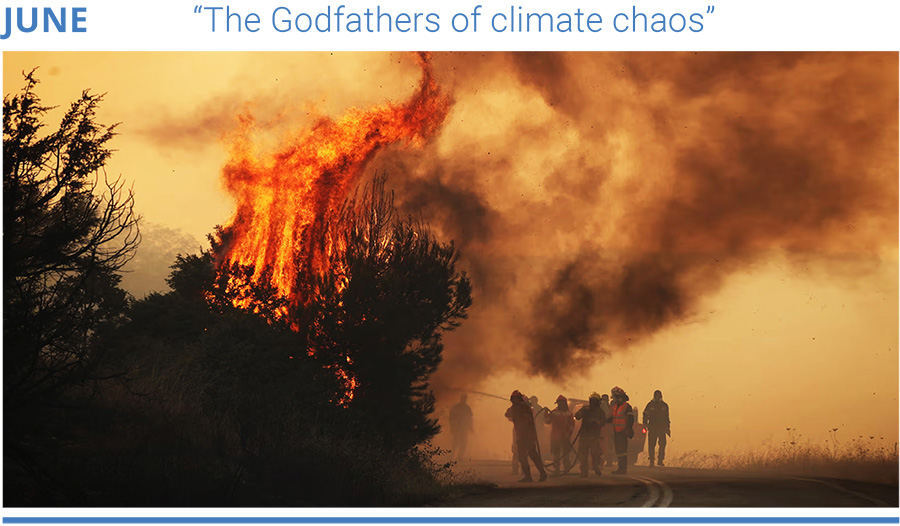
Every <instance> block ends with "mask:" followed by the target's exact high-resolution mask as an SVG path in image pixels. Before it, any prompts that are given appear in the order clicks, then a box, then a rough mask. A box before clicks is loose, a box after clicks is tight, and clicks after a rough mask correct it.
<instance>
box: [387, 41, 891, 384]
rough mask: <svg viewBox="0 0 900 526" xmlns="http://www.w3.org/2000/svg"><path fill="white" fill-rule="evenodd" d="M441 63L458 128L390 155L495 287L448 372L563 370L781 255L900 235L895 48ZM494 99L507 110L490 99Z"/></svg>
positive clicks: (480, 289) (480, 374)
mask: <svg viewBox="0 0 900 526" xmlns="http://www.w3.org/2000/svg"><path fill="white" fill-rule="evenodd" d="M435 66H436V69H437V71H439V72H441V71H443V73H444V77H443V82H445V83H446V84H447V85H449V86H452V90H453V91H452V93H453V96H454V98H455V101H456V103H455V109H454V110H452V111H451V114H450V116H449V117H448V121H449V122H451V123H453V122H454V120H455V124H450V125H447V126H445V129H444V130H443V132H442V134H443V135H442V136H441V137H440V140H439V141H438V144H433V145H431V146H429V147H427V148H426V149H425V151H423V152H419V153H409V152H405V151H396V152H394V151H392V152H388V153H387V154H386V155H384V156H383V158H382V160H381V161H380V163H379V166H380V168H382V169H384V170H386V171H387V172H388V176H389V184H392V185H393V186H394V188H395V191H396V194H397V200H398V202H399V203H400V204H401V206H402V208H403V209H404V210H405V211H407V212H409V213H412V214H417V215H422V216H424V217H425V218H426V219H427V220H428V221H429V223H431V224H432V226H433V227H434V228H435V229H437V230H438V231H439V232H440V233H441V234H443V235H444V236H446V237H447V238H449V239H453V240H454V241H455V243H456V244H457V246H458V247H459V248H460V250H461V252H462V258H461V266H462V267H463V268H465V269H466V270H468V271H469V272H470V274H471V275H472V278H473V283H474V285H475V287H476V297H475V301H476V303H475V306H473V308H472V311H471V313H470V314H471V315H470V319H469V320H468V321H467V322H466V323H465V324H464V325H463V327H461V328H460V329H458V331H457V333H456V334H451V335H449V336H448V346H447V351H446V353H445V364H444V365H443V366H442V370H441V371H440V372H439V373H438V383H439V384H441V383H443V384H444V385H446V386H455V387H463V388H465V387H468V386H471V385H474V384H477V382H478V381H479V380H481V379H483V378H485V377H487V376H488V375H490V374H491V373H493V372H499V371H501V370H508V369H510V368H512V369H517V370H521V371H524V372H526V373H528V374H533V375H541V376H544V377H546V378H548V379H560V378H561V377H562V376H563V375H564V374H569V373H568V371H571V370H573V367H574V368H575V370H583V371H586V370H587V369H588V368H589V367H590V366H591V365H592V364H594V363H596V362H597V361H599V360H602V359H603V358H604V357H606V356H608V355H609V354H610V353H613V352H625V351H627V350H628V349H629V347H630V346H631V345H633V344H634V343H637V342H639V341H641V340H643V339H645V338H647V337H648V336H651V335H653V334H655V333H656V332H658V331H660V330H662V329H664V328H666V327H668V326H670V325H672V324H675V323H683V322H688V321H690V319H691V318H692V316H693V315H695V314H696V310H697V307H698V305H699V302H700V300H702V299H703V298H705V297H707V296H709V295H711V294H712V293H714V292H716V291H717V290H719V289H720V287H721V286H722V284H723V282H724V281H725V280H726V279H727V278H728V276H729V275H730V274H732V273H734V272H736V271H739V270H743V269H747V268H750V267H752V266H753V265H754V264H756V263H759V262H761V261H763V260H764V259H765V258H767V257H772V256H775V255H779V256H783V257H784V256H786V257H787V258H788V259H789V260H796V261H803V262H804V264H809V262H810V261H813V262H817V263H821V265H823V266H824V267H826V268H827V266H828V262H829V261H830V260H834V259H840V260H842V261H846V260H847V259H851V260H852V259H859V260H860V261H865V260H871V259H872V258H878V257H879V254H881V253H882V252H881V251H883V250H884V249H885V248H890V247H895V246H896V239H897V192H898V188H897V181H898V177H897V119H898V107H897V93H898V90H897V55H896V54H895V53H811V54H798V53H758V54H757V53H699V54H697V53H649V54H648V53H623V54H592V53H571V54H557V53H519V54H506V55H501V54H443V55H442V54H438V55H436V56H435ZM439 80H440V79H439ZM489 98H493V99H492V100H498V101H501V102H497V103H496V104H494V105H493V106H490V108H491V109H492V110H494V113H492V112H491V111H481V112H479V111H475V110H472V109H471V108H472V107H474V108H479V107H481V106H480V103H479V99H481V100H486V99H489ZM504 100H506V101H507V102H503V101H504ZM522 104H527V105H528V106H529V108H534V109H535V111H528V110H521V109H517V106H521V105H522ZM533 115H536V116H534V117H533ZM460 121H465V122H460ZM494 128H496V133H494V132H493V131H492V129H494ZM522 159H533V161H528V162H524V161H522ZM518 188H521V189H522V191H521V192H517V189H518ZM864 267H865V265H864V264H861V265H860V269H864ZM843 268H844V270H846V267H843ZM860 272H864V270H860Z"/></svg>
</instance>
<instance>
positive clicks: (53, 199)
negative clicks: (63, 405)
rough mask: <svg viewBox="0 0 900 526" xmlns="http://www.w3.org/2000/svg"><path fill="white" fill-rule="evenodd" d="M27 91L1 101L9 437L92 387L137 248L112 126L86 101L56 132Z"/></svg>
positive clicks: (28, 82) (94, 99) (29, 84)
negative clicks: (124, 272) (110, 167)
mask: <svg viewBox="0 0 900 526" xmlns="http://www.w3.org/2000/svg"><path fill="white" fill-rule="evenodd" d="M37 83H38V81H37V79H36V78H35V77H34V72H33V71H32V72H31V73H28V74H27V75H25V87H24V89H23V90H22V91H21V92H20V93H18V94H17V95H13V96H10V95H7V96H5V97H4V99H3V220H4V222H3V229H4V230H3V252H4V262H3V263H4V264H3V293H4V309H3V340H4V341H3V343H4V345H3V365H4V382H3V388H4V393H3V394H4V399H3V403H4V417H5V422H6V428H5V429H6V430H7V431H6V434H7V437H9V435H10V431H13V430H15V432H23V430H22V427H24V426H25V425H26V424H28V423H29V421H30V419H28V418H25V419H22V418H21V417H22V416H23V415H25V416H28V415H29V412H30V411H32V410H33V408H34V407H35V406H38V405H43V404H51V403H57V402H58V396H59V395H60V394H61V393H63V392H64V391H66V390H68V389H70V388H72V387H73V386H77V385H81V384H83V383H84V382H85V381H87V380H89V379H90V378H91V372H92V368H93V366H94V365H95V364H96V362H97V357H98V351H97V349H96V348H95V346H94V345H93V344H94V342H95V340H96V338H97V337H98V335H99V333H100V332H102V331H103V330H107V329H109V328H110V327H111V326H116V325H118V324H121V323H122V322H123V321H124V318H123V312H124V311H125V305H126V294H125V292H124V291H123V290H121V289H120V288H119V287H118V285H119V280H120V277H119V275H118V274H117V271H118V270H119V269H121V267H122V266H123V265H124V264H125V263H126V262H127V261H128V259H129V258H130V257H131V256H132V254H133V251H134V249H135V247H136V246H137V244H138V242H139V238H140V236H139V232H138V229H137V217H136V216H135V214H134V211H133V204H134V201H133V196H132V194H131V192H130V191H129V190H126V189H125V188H124V186H123V182H122V180H121V179H119V178H117V179H113V180H110V179H109V178H107V177H106V174H105V171H104V166H105V165H106V162H107V161H108V160H109V157H110V155H111V154H112V150H110V149H109V148H108V147H107V143H108V142H109V140H110V139H112V138H113V136H114V135H115V128H116V126H115V125H113V126H104V125H102V124H99V123H98V122H97V121H96V115H95V112H96V109H97V106H98V104H99V103H100V102H101V100H102V96H99V95H92V94H90V93H89V92H87V91H85V92H83V93H82V95H81V97H80V98H79V99H78V100H76V101H75V102H73V103H72V105H71V106H70V107H69V109H68V110H67V111H66V112H65V113H64V115H63V117H62V120H61V122H60V124H59V127H58V128H57V129H55V130H52V131H46V130H44V123H43V122H42V120H43V118H44V117H45V114H46V113H47V112H48V111H49V110H51V109H52V108H49V107H46V106H42V105H41V101H40V98H39V97H38V96H37V94H36V93H35V86H36V85H37Z"/></svg>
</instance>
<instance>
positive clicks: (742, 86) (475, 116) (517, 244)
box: [3, 53, 898, 456]
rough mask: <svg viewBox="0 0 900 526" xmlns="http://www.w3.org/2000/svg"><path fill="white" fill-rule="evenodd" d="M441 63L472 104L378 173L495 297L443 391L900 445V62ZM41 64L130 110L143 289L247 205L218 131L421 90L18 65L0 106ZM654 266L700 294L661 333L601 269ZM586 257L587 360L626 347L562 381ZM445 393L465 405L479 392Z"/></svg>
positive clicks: (268, 71)
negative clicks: (606, 405) (245, 116)
mask: <svg viewBox="0 0 900 526" xmlns="http://www.w3.org/2000/svg"><path fill="white" fill-rule="evenodd" d="M434 65H435V70H436V75H437V78H438V82H439V83H442V86H443V87H444V89H445V90H447V92H448V93H449V94H450V95H451V97H452V98H453V100H454V105H453V107H452V108H451V110H450V114H449V115H448V118H447V120H446V122H445V125H444V128H443V130H442V131H440V132H439V134H438V136H437V137H435V139H434V140H433V141H432V142H431V143H430V144H429V145H427V146H426V147H425V148H424V149H419V150H415V149H413V150H400V149H389V150H388V151H386V152H384V154H382V155H381V156H379V157H376V159H375V160H374V161H373V162H372V164H371V165H370V166H369V168H368V171H372V170H374V169H387V170H388V172H389V176H390V175H391V173H394V174H395V175H394V184H395V186H396V188H397V192H398V201H400V202H401V204H403V206H405V207H407V209H409V210H416V211H419V212H422V211H424V213H425V214H426V215H428V214H430V215H428V217H429V219H430V220H431V222H432V224H434V225H436V228H437V229H438V230H441V231H442V232H443V233H444V234H447V235H449V236H451V237H454V238H456V239H457V240H458V242H459V243H458V244H459V246H461V248H462V250H463V265H464V266H465V265H469V270H470V273H472V275H473V281H474V282H475V285H476V306H475V307H473V310H472V312H471V316H470V320H469V321H468V322H466V325H464V326H463V327H462V328H461V329H460V330H459V331H458V333H456V334H453V335H451V337H450V338H448V345H447V349H446V351H445V358H446V361H445V365H444V366H443V369H442V370H441V371H440V372H439V373H438V381H439V384H440V385H441V386H443V387H445V388H453V387H461V388H469V389H477V390H482V391H486V392H490V393H494V394H498V395H500V396H504V397H505V396H507V395H508V394H509V392H510V391H512V390H513V389H520V390H522V391H524V392H527V393H529V394H531V393H534V394H537V395H538V396H539V397H540V398H541V401H542V402H543V403H545V404H546V403H548V402H550V401H551V400H552V399H555V398H556V395H557V394H559V393H560V392H562V393H565V394H567V395H569V396H574V397H581V398H585V397H586V396H587V394H588V393H590V392H591V391H594V390H597V391H601V392H608V391H609V389H610V388H611V387H612V386H613V385H621V386H622V387H624V388H625V389H626V390H627V391H628V392H629V394H630V395H631V399H632V402H633V403H634V404H635V405H637V406H638V407H640V408H643V406H644V405H645V404H646V402H647V401H648V400H649V399H650V397H651V394H652V392H653V390H654V389H657V388H659V389H662V390H663V392H664V393H665V399H666V400H667V401H668V402H669V403H670V405H671V408H672V420H673V440H672V443H671V449H672V453H673V454H676V453H678V452H679V451H680V452H685V451H689V450H692V449H702V450H710V451H711V450H723V449H729V448H731V447H732V446H735V447H745V446H750V447H756V446H759V445H761V444H763V443H765V442H766V441H767V440H768V441H770V442H772V443H780V442H781V441H782V440H783V439H784V438H785V437H786V432H785V428H787V427H793V428H797V429H798V430H799V432H800V433H802V434H804V435H805V436H810V437H813V438H814V439H816V440H818V439H821V438H823V437H824V436H825V434H826V431H827V430H828V429H831V428H835V427H837V428H839V429H841V431H839V437H843V438H845V439H847V440H849V439H851V438H855V437H856V436H858V435H863V436H866V437H868V436H875V437H876V440H881V437H884V442H885V443H892V442H895V441H896V440H897V436H898V431H897V429H898V402H897V394H898V358H897V342H898V323H897V320H898V257H897V199H896V196H897V179H898V173H897V155H898V152H897V56H896V54H883V55H847V54H821V55H813V56H794V55H788V54H773V55H751V54H737V55H723V54H705V55H702V56H700V57H694V56H692V55H690V54H677V55H676V54H649V55H643V54H634V53H632V54H618V55H606V54H587V53H580V54H573V55H564V56H559V55H544V54H542V55H517V56H506V55H499V54H487V55H486V56H483V55H481V54H471V55H452V54H451V55H448V54H439V55H437V56H435V59H434ZM34 66H40V70H39V72H38V77H39V78H40V80H41V84H40V85H39V94H40V95H41V97H42V98H43V101H44V103H45V104H51V105H65V104H67V103H68V102H69V101H71V100H73V99H74V98H76V97H77V95H78V94H79V93H80V91H81V90H82V89H85V88H90V89H92V90H94V91H96V92H105V93H106V96H105V102H104V103H103V105H102V107H101V109H100V112H99V117H100V119H101V120H103V121H105V122H122V125H121V127H120V128H119V132H120V135H119V136H118V137H117V138H116V139H115V140H114V142H113V147H114V148H116V149H117V150H118V151H117V153H116V154H115V155H114V156H113V158H112V160H111V162H110V165H109V171H110V172H111V173H114V174H119V173H121V174H123V176H124V177H125V178H126V179H127V180H128V181H130V182H132V183H133V185H134V192H135V196H136V201H137V207H138V211H139V212H140V213H141V214H142V215H143V217H144V220H145V224H146V227H145V228H144V232H145V245H144V248H143V253H142V254H141V253H139V257H138V258H137V259H136V264H143V265H144V269H143V270H142V272H140V273H139V272H135V273H134V274H133V275H132V276H130V277H129V278H126V284H127V285H128V286H129V287H130V288H131V289H132V290H133V291H135V292H136V293H138V294H140V293H144V292H146V291H147V290H150V289H154V288H155V289H161V288H162V287H164V284H163V282H162V278H163V277H164V276H165V274H166V270H165V267H166V266H167V265H168V264H169V263H166V259H165V258H155V259H154V258H153V257H152V256H153V252H154V251H159V252H160V253H162V252H165V251H166V250H170V251H171V250H182V251H184V250H192V249H193V248H194V247H199V245H200V243H201V241H202V240H203V238H204V236H205V235H206V233H208V232H210V231H211V229H212V227H213V226H214V225H216V224H224V223H226V222H227V221H228V220H229V218H230V216H231V214H232V213H233V206H234V205H233V201H232V200H231V198H230V197H229V196H228V195H227V194H226V193H225V192H224V190H223V189H222V185H221V182H220V170H221V167H222V165H223V164H224V163H225V160H226V148H225V147H224V146H223V144H222V143H221V138H222V137H223V136H224V135H225V134H227V133H228V132H229V131H231V130H232V129H233V126H234V120H233V116H234V115H235V114H236V113H237V112H238V111H241V110H249V111H251V112H253V113H254V114H255V115H256V117H257V119H258V121H259V122H260V123H261V124H262V125H263V126H264V127H266V128H267V129H270V130H272V133H271V135H270V137H268V138H269V139H270V140H271V141H272V142H273V144H274V143H277V142H278V141H280V140H281V139H282V138H283V136H284V133H286V132H289V131H291V130H302V129H303V128H304V126H308V125H309V124H310V123H312V122H314V121H315V119H316V118H317V117H318V116H321V115H329V116H339V115H340V114H341V113H342V112H343V111H344V110H345V109H346V108H349V107H351V106H359V107H364V106H368V105H372V104H377V103H383V102H385V101H387V100H391V101H395V102H400V101H402V100H404V99H405V98H407V97H408V96H409V95H410V94H411V93H412V92H413V90H414V89H415V86H416V83H417V81H418V76H419V70H418V67H417V66H416V64H415V61H414V60H413V59H412V57H410V56H408V55H406V54H364V53H360V54H335V55H332V54H329V53H320V54H305V53H299V54H298V53H269V54H250V53H205V54H194V53H5V54H4V56H3V70H4V71H3V73H4V79H3V80H4V93H10V92H11V91H15V90H17V89H18V88H19V87H20V86H21V81H20V79H21V76H20V74H19V72H20V71H22V70H23V69H25V70H29V69H31V68H33V67H34ZM748 85H749V86H748ZM876 117H877V118H876ZM771 136H775V137H777V140H770V139H771ZM264 139H265V137H264ZM773 145H774V146H773ZM794 151H796V152H799V153H798V154H797V156H796V157H794V156H793V155H792V153H791V152H794ZM760 157H765V158H766V160H767V161H766V162H763V161H760V160H759V158H760ZM796 159H800V160H799V161H796ZM769 161H771V162H769ZM819 161H821V163H819ZM767 163H768V164H767ZM781 169H784V170H786V171H790V172H791V173H792V174H794V173H807V172H808V174H809V175H808V178H805V179H796V180H795V179H790V178H789V177H788V176H787V175H783V174H781V172H779V170H781ZM723 170H726V171H727V173H726V174H725V179H719V177H720V175H721V173H722V171H723ZM398 173H399V174H400V175H399V176H398V175H397V174H398ZM785 173H787V172H785ZM771 177H783V178H784V180H785V181H787V182H785V183H784V184H783V185H781V186H776V187H775V189H776V190H779V193H778V195H774V194H772V195H770V194H766V193H759V194H756V193H755V190H756V189H757V188H759V187H764V185H763V183H764V182H765V181H770V180H771V179H766V178H771ZM754 178H758V179H754ZM723 180H724V181H739V180H747V181H749V184H746V185H738V186H736V188H737V189H736V190H735V193H734V195H733V196H730V195H727V192H726V191H725V190H723V191H722V194H726V195H725V197H727V198H725V197H723V198H722V199H719V197H720V196H718V195H717V193H718V192H717V191H715V190H716V189H715V188H713V190H714V191H712V192H710V191H708V190H707V189H706V188H705V186H704V185H708V184H712V183H711V182H710V181H712V182H713V183H715V184H721V182H722V181H723ZM427 181H432V182H434V184H433V185H432V186H429V185H428V184H426V182H427ZM438 183H439V184H438ZM779 184H781V183H779ZM404 189H406V190H407V193H405V194H404V193H403V191H404ZM413 191H415V193H413ZM826 191H827V192H826ZM704 192H706V193H704ZM832 194H836V195H838V197H835V196H834V195H832ZM697 195H702V196H705V197H704V201H703V203H700V204H697V203H693V202H692V201H691V199H692V198H693V197H695V196H697ZM785 195H787V196H788V197H789V200H787V201H784V202H782V201H781V200H780V199H781V198H782V197H783V196H785ZM429 196H437V197H435V199H436V200H435V201H433V202H432V201H429V199H428V198H429ZM885 196H886V197H885ZM451 197H454V198H456V197H459V202H456V201H452V202H451ZM417 200H420V201H421V202H418V201H417ZM810 201H811V202H810ZM848 202H850V204H847V203H848ZM459 203H462V204H459ZM747 203H749V204H747ZM745 204H747V206H745ZM736 208H737V209H739V210H740V211H741V213H738V214H735V213H732V212H731V211H732V210H734V209H736ZM461 210H462V212H460V211H461ZM697 210H700V211H702V212H704V214H700V213H698V212H697ZM706 212H709V214H711V215H709V216H707V215H705V213H706ZM819 212H821V214H822V215H821V216H820V215H819ZM828 214H830V215H828ZM476 219H477V220H476ZM673 223H679V225H680V229H668V230H667V228H668V227H671V225H672V224H673ZM738 223H740V224H739V225H738ZM780 225H784V227H783V228H782V227H781V226H780ZM167 229H168V230H167ZM672 232H675V233H676V234H675V236H676V239H675V240H674V241H673V239H672V238H671V236H672V235H673V234H672ZM191 238H193V240H192V239H191ZM673 247H674V248H673ZM660 251H662V252H660ZM657 253H663V254H667V256H666V258H665V259H666V261H670V262H672V268H670V269H668V270H671V271H672V272H676V271H677V276H678V279H677V283H678V284H679V285H680V286H683V288H684V290H683V292H685V293H687V292H690V294H687V295H686V296H685V299H684V301H683V302H679V303H678V304H677V306H678V307H679V309H680V310H678V311H677V312H675V313H674V314H671V315H669V314H666V316H668V317H665V316H664V319H663V320H662V321H659V322H658V323H657V322H656V321H654V320H650V321H647V320H644V319H638V318H634V317H630V318H629V317H626V316H625V315H624V314H620V310H619V307H621V306H622V305H624V304H622V303H621V302H620V303H612V304H611V305H607V304H606V303H603V302H606V301H612V300H607V298H608V297H609V296H610V293H611V291H613V290H614V289H610V288H609V287H610V285H609V283H607V282H605V281H601V280H599V278H593V277H590V275H593V274H596V275H600V274H603V272H605V271H607V270H609V269H613V270H615V269H619V268H621V266H622V265H627V264H628V263H629V262H634V261H638V262H642V261H644V260H645V259H647V257H649V256H648V255H650V256H652V255H653V254H657ZM597 254H601V255H602V257H599V256H597ZM651 259H652V258H651ZM713 260H715V261H716V263H715V264H714V263H712V261H713ZM567 264H570V265H571V267H570V268H573V269H575V271H576V273H577V274H587V275H589V277H588V278H584V279H585V280H586V281H585V283H583V284H579V286H580V285H584V286H585V287H588V288H590V289H591V290H596V291H599V292H600V293H601V294H600V296H599V297H600V298H601V299H600V300H599V301H601V303H602V305H601V307H602V309H600V310H599V311H598V312H597V313H595V314H596V316H594V317H593V318H589V319H588V320H587V322H586V323H587V326H588V327H589V328H591V329H592V330H593V331H594V332H593V333H592V334H594V335H595V336H596V334H601V335H602V338H599V337H597V338H596V340H597V341H599V342H600V343H597V341H591V342H590V343H589V344H587V347H590V346H591V345H600V346H602V350H603V351H604V352H606V353H608V354H602V353H601V352H600V351H598V350H595V351H591V352H587V351H585V354H584V356H585V357H586V358H585V359H584V360H582V361H579V360H578V359H576V358H577V357H578V356H581V355H580V354H578V352H575V354H568V355H566V354H564V353H565V352H569V353H571V352H573V351H572V350H571V349H562V350H560V352H561V353H563V354H559V356H564V355H565V356H569V357H570V358H572V363H571V364H568V365H565V366H563V367H562V370H563V373H562V374H559V375H557V378H555V379H552V380H548V379H545V378H541V377H534V376H529V374H528V373H529V372H531V371H535V370H540V367H543V366H545V365H546V362H545V361H542V360H545V359H546V360H550V359H551V358H552V359H555V358H553V357H556V356H557V354H549V355H547V356H544V354H542V353H544V351H545V349H544V347H542V346H545V345H547V344H548V342H549V343H550V344H556V343H558V342H557V340H558V335H557V334H555V333H554V332H553V330H554V329H555V327H556V325H553V326H547V327H544V326H540V320H541V319H545V320H546V319H555V318H553V316H561V317H563V318H564V317H565V316H566V315H567V312H566V311H559V310H552V309H555V308H556V302H558V301H562V300H561V299H560V297H559V296H552V295H551V297H550V298H551V300H548V301H549V303H550V304H551V305H550V306H549V307H548V308H550V309H551V310H550V311H549V312H547V313H546V317H544V318H541V316H543V314H541V313H540V307H541V305H540V302H536V301H535V299H536V298H539V297H541V294H542V293H543V294H547V292H546V291H548V290H554V291H555V290H556V289H554V286H555V285H553V283H554V281H553V279H552V277H553V276H557V278H559V277H560V276H562V274H561V273H560V272H561V269H563V268H565V266H566V265H567ZM606 265H610V267H607V266H606ZM482 267H483V268H482ZM557 283H561V282H560V281H557ZM579 290H580V289H579ZM694 293H695V294H694ZM564 299H565V298H563V300H564ZM628 299H629V298H624V299H623V301H625V300H628ZM682 307H683V308H682ZM598 308H599V307H598ZM623 308H624V307H623ZM604 309H606V310H604ZM610 309H612V310H610ZM638 312H639V313H642V312H643V311H641V310H640V309H639V310H638ZM667 312H668V311H667ZM673 312H674V311H673ZM610 319H611V320H613V322H611V325H603V324H601V325H598V323H599V322H598V320H601V321H602V320H610ZM562 321H565V320H562V319H560V320H558V322H562ZM558 322H554V323H558ZM551 325H552V324H551ZM635 327H637V328H635ZM535 342H538V343H535ZM551 346H552V345H551ZM597 349H599V347H597ZM542 364H543V365H542ZM442 393H445V394H444V399H443V400H442V408H441V410H444V406H446V404H447V403H452V402H454V401H455V399H456V397H457V394H456V393H455V392H453V391H452V390H444V391H442ZM470 400H471V401H472V402H473V405H474V408H475V411H476V424H477V425H478V427H479V430H480V431H481V436H482V440H480V441H479V442H478V443H477V444H476V452H478V453H481V454H484V455H490V456H497V455H505V454H506V447H507V446H508V444H507V443H506V442H507V441H508V438H509V430H508V424H507V423H506V422H505V421H504V420H503V419H502V412H503V410H504V409H505V404H504V402H503V401H501V400H493V399H478V398H477V397H475V396H473V397H470ZM489 430H490V433H489V432H488V431H489ZM488 437H490V438H489V439H488Z"/></svg>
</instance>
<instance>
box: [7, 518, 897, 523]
mask: <svg viewBox="0 0 900 526" xmlns="http://www.w3.org/2000/svg"><path fill="white" fill-rule="evenodd" d="M3 522H4V523H7V524H900V517H655V518H654V517H3Z"/></svg>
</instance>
